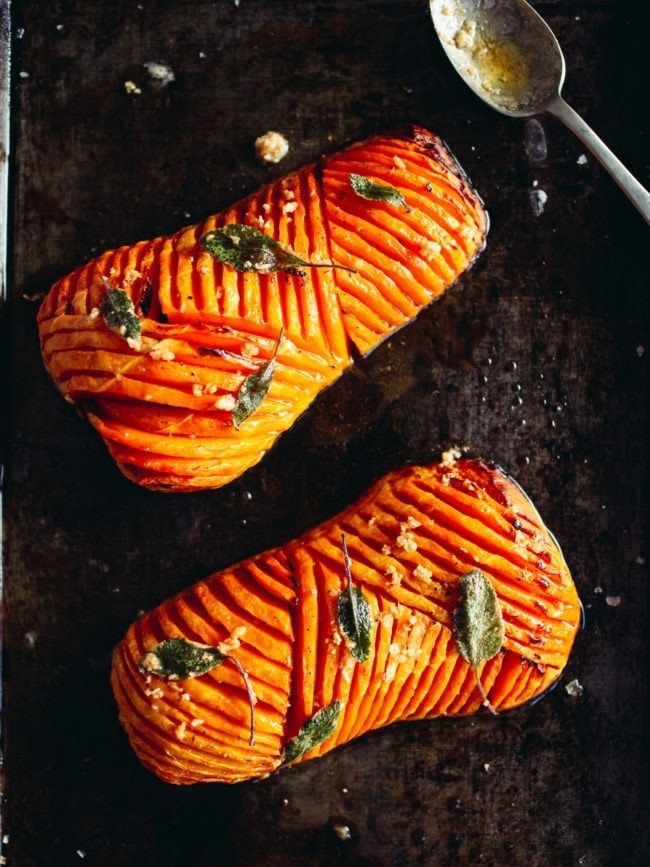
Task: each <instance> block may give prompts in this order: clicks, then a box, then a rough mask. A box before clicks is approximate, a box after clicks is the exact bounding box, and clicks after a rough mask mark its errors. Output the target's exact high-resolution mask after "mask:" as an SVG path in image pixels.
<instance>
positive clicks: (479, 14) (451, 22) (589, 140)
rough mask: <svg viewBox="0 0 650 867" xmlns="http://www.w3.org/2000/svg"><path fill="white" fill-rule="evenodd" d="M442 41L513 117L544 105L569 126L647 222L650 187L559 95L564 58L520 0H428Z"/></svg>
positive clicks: (484, 93) (483, 92) (460, 68)
mask: <svg viewBox="0 0 650 867" xmlns="http://www.w3.org/2000/svg"><path fill="white" fill-rule="evenodd" d="M430 7H431V17H432V18H433V24H434V27H435V29H436V31H437V33H438V36H439V37H440V41H441V43H442V47H443V48H444V50H445V52H446V54H447V56H448V57H449V59H450V60H451V62H452V64H453V65H454V67H455V68H456V71H457V72H458V73H459V75H460V76H461V78H462V79H463V80H464V81H465V83H466V84H468V85H469V87H470V88H471V89H472V90H473V91H474V93H476V94H477V95H478V96H480V97H481V99H483V100H484V101H485V102H486V103H487V104H488V105H489V106H491V107H492V108H494V109H496V110H497V111H500V112H501V113H502V114H506V115H509V116H510V117H528V116H530V115H533V114H541V113H542V112H548V113H549V114H552V115H555V117H557V118H558V119H559V120H561V121H562V122H563V123H565V124H566V126H567V127H568V128H569V129H570V130H571V131H572V132H574V133H575V134H576V135H577V136H578V138H579V139H580V140H581V141H582V143H583V144H584V145H585V146H586V147H588V148H589V150H590V151H591V152H592V153H593V155H594V156H595V157H596V158H597V159H598V160H599V161H600V162H601V164H602V165H603V166H604V167H605V168H606V169H607V171H608V172H609V173H610V175H611V176H612V177H613V178H614V180H615V181H616V183H617V184H618V185H619V186H620V187H621V189H622V190H623V192H624V193H625V194H626V195H627V197H628V198H629V199H630V200H631V201H632V202H633V204H634V205H635V206H636V208H637V209H638V210H639V212H640V213H641V214H642V215H643V216H644V217H645V220H646V222H647V223H650V193H649V192H648V191H647V190H646V189H645V188H644V187H643V186H641V184H640V183H639V181H638V180H637V179H636V178H635V177H634V175H632V173H631V172H629V171H628V170H627V169H626V168H625V166H624V165H623V163H622V162H621V161H620V160H619V159H618V157H616V156H615V155H614V154H613V153H612V151H611V150H610V149H609V148H608V147H607V145H606V144H605V143H604V142H603V141H602V140H601V139H600V138H599V137H598V136H597V135H596V133H595V132H594V131H593V130H592V129H591V128H590V127H589V126H588V125H587V124H586V123H585V121H584V120H583V119H582V118H581V117H580V115H579V114H578V113H577V112H575V111H574V110H573V109H572V108H571V106H569V105H567V103H566V102H565V101H564V99H563V98H562V95H561V93H562V85H563V84H564V75H565V63H564V56H563V55H562V49H561V48H560V46H559V44H558V41H557V39H556V38H555V36H554V34H553V32H552V31H551V29H550V28H549V26H548V25H547V24H546V22H545V21H544V20H543V19H542V18H541V17H540V16H539V15H538V14H537V12H535V10H534V9H533V8H532V6H530V5H529V4H528V3H526V2H525V0H430Z"/></svg>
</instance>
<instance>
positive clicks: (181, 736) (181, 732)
mask: <svg viewBox="0 0 650 867" xmlns="http://www.w3.org/2000/svg"><path fill="white" fill-rule="evenodd" d="M186 730H187V723H186V722H182V723H181V724H180V725H179V726H177V728H176V737H177V738H178V740H179V741H183V740H185V732H186Z"/></svg>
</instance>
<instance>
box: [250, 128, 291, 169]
mask: <svg viewBox="0 0 650 867" xmlns="http://www.w3.org/2000/svg"><path fill="white" fill-rule="evenodd" d="M288 153H289V142H288V141H287V140H286V138H285V137H284V136H283V135H282V133H279V132H275V131H274V130H269V131H268V132H265V133H264V135H260V136H258V137H257V138H256V139H255V154H256V156H257V158H258V160H260V162H263V163H279V162H280V160H281V159H283V157H286V155H287V154H288Z"/></svg>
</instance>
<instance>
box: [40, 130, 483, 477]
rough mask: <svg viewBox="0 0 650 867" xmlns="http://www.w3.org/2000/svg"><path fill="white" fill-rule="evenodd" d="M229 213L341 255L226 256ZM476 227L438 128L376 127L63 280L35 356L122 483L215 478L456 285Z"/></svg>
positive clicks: (51, 298) (468, 196) (470, 255)
mask: <svg viewBox="0 0 650 867" xmlns="http://www.w3.org/2000/svg"><path fill="white" fill-rule="evenodd" d="M351 173H360V174H362V175H364V176H365V177H368V178H370V179H371V180H373V181H375V182H376V183H379V184H387V185H390V186H393V187H394V188H395V189H398V190H399V191H400V192H401V193H402V194H403V196H404V199H405V201H406V202H407V203H408V205H407V207H406V208H404V207H401V206H398V205H391V204H387V203H385V202H374V201H368V200H366V199H364V198H361V197H360V196H359V195H357V194H356V193H355V192H354V191H353V189H352V187H351V185H350V182H349V177H350V174H351ZM230 223H240V224H244V225H246V226H250V227H253V228H257V229H259V230H261V231H262V232H263V233H264V234H267V235H269V236H270V237H272V238H273V239H275V240H277V241H279V242H280V243H281V244H283V245H285V246H287V247H289V248H290V249H291V250H293V251H294V252H295V253H296V254H297V255H299V256H300V257H301V258H303V259H304V260H306V261H308V262H310V263H318V264H320V265H322V264H323V263H332V264H333V265H335V266H337V267H305V268H302V269H299V271H300V273H289V272H285V271H281V272H271V273H258V272H254V271H248V272H238V271H235V270H234V269H233V268H232V267H230V266H227V265H224V264H222V263H220V262H218V261H216V260H215V259H214V258H213V257H212V256H211V255H210V254H209V253H208V252H206V250H205V249H203V247H202V246H201V244H200V239H201V238H202V237H203V236H204V235H206V234H207V233H208V232H210V231H212V230H214V229H216V228H221V227H223V226H225V225H227V224H230ZM487 229H488V219H487V214H486V212H485V210H484V208H483V205H482V203H481V200H480V199H479V197H478V196H477V194H476V193H475V192H474V191H473V190H472V188H471V186H470V184H469V182H468V180H467V178H466V177H465V175H464V174H463V172H462V169H460V167H459V166H458V164H457V163H456V162H455V161H454V159H453V157H452V156H451V154H450V153H449V151H448V150H447V148H446V147H445V146H444V144H443V143H442V142H441V141H440V139H438V138H437V137H436V136H434V135H433V134H432V133H430V132H428V131H426V130H424V129H422V128H419V127H408V128H404V129H402V130H400V131H398V132H394V133H388V134H385V135H381V136H376V137H374V138H372V139H370V140H368V141H366V142H361V143H359V144H356V145H353V146H352V147H350V148H347V149H346V150H344V151H341V152H340V153H337V154H334V155H331V156H328V157H324V158H323V159H322V160H321V161H320V162H319V163H317V164H313V165H308V166H305V167H304V168H302V169H300V170H299V171H297V172H294V173H293V174H290V175H288V176H286V177H284V178H280V179H279V180H276V181H274V182H272V183H270V184H268V185H267V186H265V187H263V188H261V189H260V190H258V191H257V192H255V193H253V194H252V195H250V196H248V197H247V198H245V199H243V200H242V201H240V202H238V203H236V204H235V205H233V206H232V207H230V208H228V209H226V210H225V211H223V212H222V213H220V214H218V215H215V216H211V217H208V218H207V219H206V220H204V221H203V222H202V223H199V224H198V225H195V226H190V227H187V228H184V229H181V230H180V231H179V232H177V233H176V234H174V235H172V236H170V237H167V238H156V239H154V240H151V241H142V242H139V243H136V244H134V245H132V246H124V247H120V248H118V249H116V250H109V251H106V252H105V253H103V254H101V255H100V256H98V257H97V258H95V259H93V260H92V261H90V262H88V263H87V264H85V265H82V266H81V267H79V268H77V269H75V270H74V271H73V272H72V273H70V274H68V275H67V276H65V277H63V278H61V279H60V280H58V281H57V282H56V283H55V284H54V285H53V286H52V288H51V289H50V291H49V293H48V295H47V296H46V298H45V300H44V301H43V303H42V305H41V307H40V309H39V312H38V317H37V323H38V330H39V338H40V344H41V351H42V356H43V361H44V364H45V367H46V369H47V370H48V371H49V373H50V375H51V377H52V379H53V381H54V383H55V385H56V386H57V388H58V389H59V390H60V392H61V393H62V395H63V396H64V397H65V399H66V400H67V401H69V402H70V403H73V404H75V405H76V406H77V407H78V408H79V409H80V410H81V412H82V413H83V414H84V415H85V417H86V418H87V419H88V421H89V422H90V423H91V425H92V426H93V427H94V428H95V429H96V430H97V432H98V433H99V434H100V435H101V437H102V438H103V439H104V442H105V443H106V446H107V448H108V450H109V452H110V453H111V455H112V457H113V458H114V460H115V461H116V463H117V465H118V467H119V468H120V470H121V471H122V472H123V473H124V474H125V475H126V476H127V477H128V478H129V479H131V480H132V481H133V482H135V483H136V484H139V485H142V486H144V487H146V488H150V489H152V490H157V491H171V492H191V491H197V490H204V489H211V488H218V487H220V486H222V485H225V484H228V483H229V482H231V481H232V480H234V479H236V478H237V477H239V476H240V475H241V474H242V473H243V472H245V470H247V469H248V468H249V467H251V466H253V465H254V464H256V463H257V462H258V461H259V460H260V459H261V458H262V457H263V455H264V454H265V453H266V452H267V451H268V450H269V449H270V448H271V447H272V445H273V443H274V442H275V441H276V440H277V438H278V437H279V436H280V435H281V434H282V433H283V432H284V431H285V430H287V429H288V428H289V427H291V425H292V424H293V423H294V422H295V420H296V419H297V418H298V417H299V416H300V415H301V414H302V413H303V412H304V411H305V409H306V408H307V407H308V406H309V405H310V404H311V403H312V401H313V400H314V399H315V397H316V396H317V395H318V394H319V393H320V392H321V391H322V390H323V389H324V388H326V387H327V386H328V385H330V384H331V383H332V382H334V381H335V380H336V379H337V378H338V377H339V376H340V375H341V374H342V372H343V371H344V370H346V369H347V368H348V367H349V366H350V365H351V364H352V363H353V358H354V355H355V354H356V353H362V354H365V353H367V352H369V351H371V350H372V349H373V348H375V347H376V346H377V345H378V344H379V343H380V342H381V341H382V340H384V339H385V338H386V337H387V336H388V335H390V334H391V333H393V332H394V331H395V330H396V329H398V328H401V327H402V326H404V325H405V324H406V323H408V322H409V321H411V320H412V319H413V318H414V317H415V316H416V315H417V314H418V312H419V311H420V310H421V309H422V308H423V307H425V306H426V305H428V304H429V303H430V302H431V301H432V300H433V299H434V298H436V297H438V296H439V295H440V294H442V293H443V292H444V291H445V290H446V289H447V288H448V287H449V286H450V285H452V284H453V283H454V282H455V281H456V279H457V278H458V277H459V276H460V275H461V274H462V273H463V272H464V271H465V270H466V269H467V268H469V267H470V265H471V264H472V263H473V262H474V260H475V259H476V257H477V256H478V255H479V253H480V252H481V250H482V249H483V247H484V244H485V237H486V233H487ZM346 269H350V270H346ZM108 288H114V289H120V290H122V291H123V292H125V293H126V294H127V295H128V297H129V298H130V299H131V301H132V302H133V305H134V309H135V312H136V314H137V315H138V317H139V319H140V323H141V331H142V346H141V347H140V348H133V347H132V346H130V345H129V344H128V343H127V341H126V340H124V339H123V338H122V337H121V336H120V335H118V334H116V333H114V332H112V331H111V330H109V328H108V327H107V326H106V324H105V322H104V321H103V318H102V316H101V315H99V311H100V309H101V306H102V303H103V301H104V298H105V297H106V292H107V289H108ZM276 348H277V349H278V352H277V357H276V367H275V372H274V375H273V379H272V383H271V388H270V390H269V392H268V394H267V396H266V397H265V398H264V400H263V402H262V405H261V406H260V407H259V409H258V410H257V411H256V412H255V413H254V415H252V416H251V417H250V418H249V419H248V420H247V421H246V422H245V423H244V424H243V425H242V426H241V427H240V428H239V429H237V428H236V427H235V426H234V424H233V420H232V406H233V403H234V401H235V399H236V395H237V394H238V392H239V389H240V388H241V386H242V383H243V382H244V380H245V378H246V377H247V376H249V375H250V374H252V373H255V372H256V371H258V370H259V369H260V367H261V366H262V365H263V364H264V363H265V362H267V361H269V360H270V358H271V357H272V356H273V354H274V352H275V350H276Z"/></svg>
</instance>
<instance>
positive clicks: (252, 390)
mask: <svg viewBox="0 0 650 867" xmlns="http://www.w3.org/2000/svg"><path fill="white" fill-rule="evenodd" d="M279 348H280V340H278V342H277V345H276V347H275V351H274V352H273V355H272V357H271V358H270V359H269V360H268V361H267V362H266V364H264V365H263V366H262V367H260V369H259V370H258V371H256V372H255V373H251V374H250V375H249V376H247V377H246V379H245V380H244V381H243V382H242V384H241V386H240V388H239V391H238V392H237V398H236V400H235V406H234V407H233V411H232V421H233V424H234V425H235V427H236V428H237V430H239V428H240V427H241V425H242V424H243V422H245V421H246V419H247V418H248V417H249V416H251V415H252V414H253V413H254V412H255V410H256V409H258V408H259V406H260V404H261V403H262V401H263V400H264V398H265V397H266V395H267V392H268V390H269V388H270V387H271V380H272V379H273V373H274V372H275V362H276V358H277V354H278V349H279Z"/></svg>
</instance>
